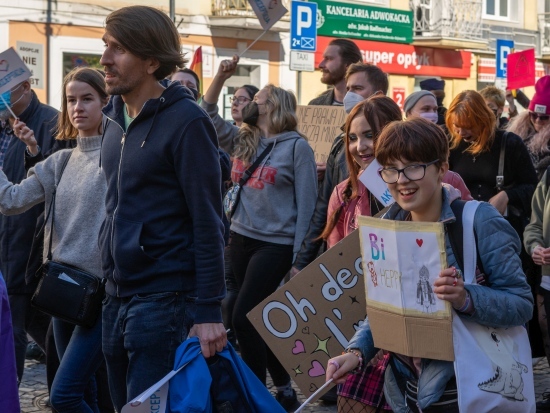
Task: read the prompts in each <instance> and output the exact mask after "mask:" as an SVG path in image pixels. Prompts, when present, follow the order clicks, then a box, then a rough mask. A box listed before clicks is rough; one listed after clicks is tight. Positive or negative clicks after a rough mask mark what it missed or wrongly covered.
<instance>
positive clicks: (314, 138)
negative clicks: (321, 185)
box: [296, 106, 347, 162]
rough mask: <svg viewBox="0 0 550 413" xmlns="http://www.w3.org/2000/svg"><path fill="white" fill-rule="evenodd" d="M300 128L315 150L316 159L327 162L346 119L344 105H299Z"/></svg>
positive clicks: (297, 113) (297, 110) (297, 111)
mask: <svg viewBox="0 0 550 413" xmlns="http://www.w3.org/2000/svg"><path fill="white" fill-rule="evenodd" d="M296 115H297V116H298V130H299V131H300V132H302V133H303V134H304V135H305V136H306V137H307V140H308V142H309V145H310V146H311V148H312V149H313V152H315V161H317V162H326V161H327V158H328V155H329V153H330V148H331V147H332V143H333V142H334V139H336V137H337V136H338V135H340V134H341V133H342V130H341V129H340V128H341V127H342V126H343V125H344V122H345V121H346V116H347V115H346V111H345V110H344V107H343V106H298V107H297V109H296Z"/></svg>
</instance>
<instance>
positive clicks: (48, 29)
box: [44, 0, 65, 104]
mask: <svg viewBox="0 0 550 413" xmlns="http://www.w3.org/2000/svg"><path fill="white" fill-rule="evenodd" d="M52 1H53V0H48V2H47V9H46V73H47V74H48V75H47V76H46V77H45V82H44V92H45V94H46V103H48V104H49V103H50V78H51V74H50V38H51V35H52ZM61 75H62V76H65V74H64V73H62V74H61Z"/></svg>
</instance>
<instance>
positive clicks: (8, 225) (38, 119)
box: [0, 81, 58, 382]
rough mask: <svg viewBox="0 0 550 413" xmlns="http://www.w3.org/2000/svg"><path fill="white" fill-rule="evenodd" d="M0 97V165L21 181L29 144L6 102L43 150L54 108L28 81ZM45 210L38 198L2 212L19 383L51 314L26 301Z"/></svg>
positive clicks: (0, 266) (1, 252) (0, 239)
mask: <svg viewBox="0 0 550 413" xmlns="http://www.w3.org/2000/svg"><path fill="white" fill-rule="evenodd" d="M2 96H3V98H4V99H3V100H2V99H0V168H1V169H2V170H3V172H4V173H5V175H6V176H7V179H8V180H9V181H11V182H13V183H19V182H21V181H22V180H23V179H24V178H25V177H26V175H27V174H26V170H25V165H24V158H25V155H26V152H27V151H28V150H29V148H28V147H27V145H26V144H25V143H24V142H23V141H22V140H19V139H17V137H16V136H15V134H14V131H13V127H14V125H15V121H16V120H15V119H14V118H13V115H11V112H10V110H9V109H8V108H7V107H6V105H5V104H4V101H5V102H6V103H7V104H8V105H9V106H10V108H11V110H12V111H13V113H14V114H15V115H16V116H17V118H18V121H19V122H18V123H19V124H20V125H26V127H28V128H29V129H30V130H32V131H33V135H34V140H35V142H36V144H37V146H38V147H39V148H41V149H42V150H43V151H45V152H47V151H49V150H50V148H51V147H52V144H53V141H54V139H53V135H54V129H55V125H56V122H57V115H58V111H57V110H55V109H54V108H52V107H50V106H48V105H45V104H43V103H41V102H40V101H39V100H38V97H37V96H36V93H35V92H34V91H33V90H32V89H31V85H30V83H29V82H28V81H24V82H21V83H19V84H18V85H16V86H14V87H12V88H11V89H10V90H8V91H7V92H4V93H3V95H2ZM43 210H44V204H43V203H39V204H38V205H36V206H34V207H32V208H30V209H29V210H28V211H27V212H25V213H23V214H20V215H15V216H3V215H2V216H0V272H1V273H2V276H3V277H4V280H5V281H6V285H7V289H8V297H9V302H10V308H11V314H12V324H13V335H14V341H15V359H16V366H17V378H18V381H19V382H21V378H22V376H23V371H24V367H25V351H26V349H27V343H28V338H27V337H28V336H31V337H32V338H33V340H34V341H35V342H36V343H37V344H38V345H39V346H40V347H41V348H42V349H43V350H45V347H46V346H45V338H46V333H47V330H48V326H49V323H50V316H48V315H46V314H44V313H42V312H40V311H38V310H36V309H35V308H33V307H31V305H30V300H31V296H32V294H33V292H34V290H35V289H36V285H37V279H36V278H34V279H30V280H29V281H30V283H29V284H27V282H26V280H25V273H26V268H27V265H36V266H37V267H38V266H40V265H41V256H40V254H32V243H33V238H34V234H35V230H36V226H37V220H38V218H39V216H40V215H41V214H42V211H43ZM50 361H51V360H48V359H47V360H46V366H47V369H50V367H51V366H50Z"/></svg>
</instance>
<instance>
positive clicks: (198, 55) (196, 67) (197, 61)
mask: <svg viewBox="0 0 550 413" xmlns="http://www.w3.org/2000/svg"><path fill="white" fill-rule="evenodd" d="M190 69H191V70H192V71H193V72H195V73H196V74H197V76H198V77H199V81H200V85H199V93H200V94H201V96H202V83H203V82H202V46H199V48H198V49H197V50H195V54H194V55H193V61H192V62H191V67H190Z"/></svg>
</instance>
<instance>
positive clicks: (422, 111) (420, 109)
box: [403, 90, 437, 123]
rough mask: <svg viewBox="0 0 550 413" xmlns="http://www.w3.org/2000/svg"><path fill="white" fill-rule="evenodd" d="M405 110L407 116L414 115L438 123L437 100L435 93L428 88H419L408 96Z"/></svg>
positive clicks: (404, 106) (404, 105)
mask: <svg viewBox="0 0 550 413" xmlns="http://www.w3.org/2000/svg"><path fill="white" fill-rule="evenodd" d="M403 111H404V112H405V117H407V118H408V117H410V116H411V115H414V116H420V117H422V118H424V119H427V120H429V121H430V122H434V123H437V101H436V99H435V95H434V94H433V93H432V92H429V91H427V90H419V91H417V92H414V93H411V94H410V95H409V96H407V99H405V103H404V104H403Z"/></svg>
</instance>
